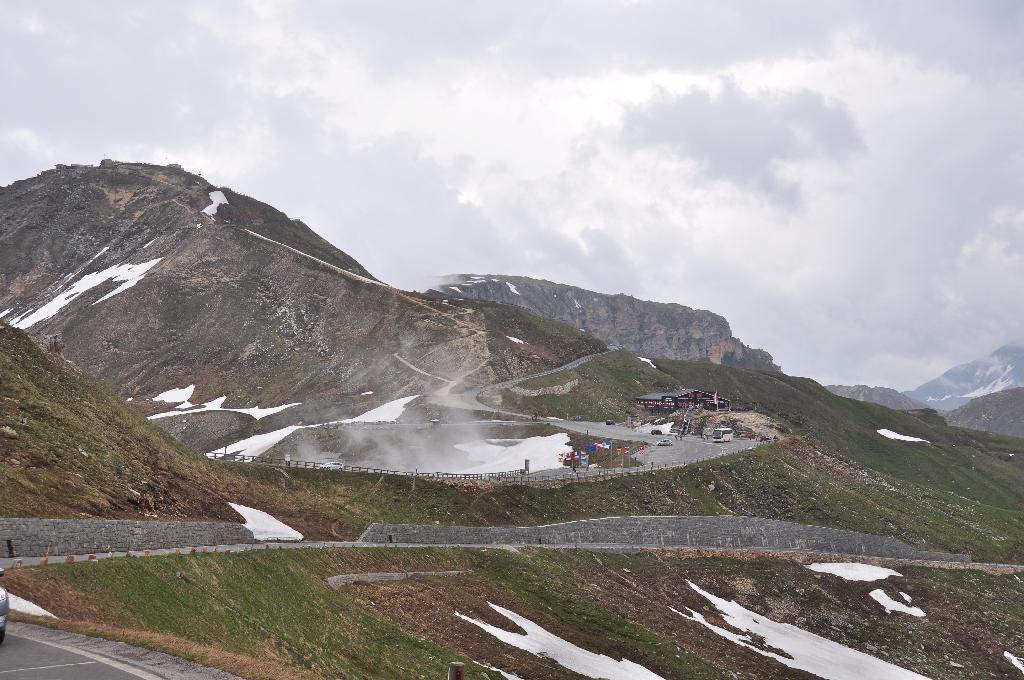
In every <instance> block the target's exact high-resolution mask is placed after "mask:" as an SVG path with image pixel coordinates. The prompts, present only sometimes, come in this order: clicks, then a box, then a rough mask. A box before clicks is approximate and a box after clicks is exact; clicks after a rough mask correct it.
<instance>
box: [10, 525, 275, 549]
mask: <svg viewBox="0 0 1024 680" xmlns="http://www.w3.org/2000/svg"><path fill="white" fill-rule="evenodd" d="M255 542H256V539H255V538H253V535H252V532H251V531H249V530H248V529H246V528H245V527H244V526H243V525H241V524H233V523H230V522H155V521H154V522H151V521H139V520H106V519H34V518H0V557H35V556H39V555H81V554H87V553H99V552H111V551H112V552H123V551H126V550H155V549H157V548H186V547H197V546H203V545H234V544H242V543H255ZM12 551H13V553H14V554H13V555H11V552H12Z"/></svg>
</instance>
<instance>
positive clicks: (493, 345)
mask: <svg viewBox="0 0 1024 680" xmlns="http://www.w3.org/2000/svg"><path fill="white" fill-rule="evenodd" d="M0 318H2V319H3V320H4V321H6V322H7V323H9V324H11V325H13V326H15V327H18V328H21V329H24V330H26V331H28V332H29V333H30V334H31V335H32V336H33V337H34V338H35V339H36V340H37V341H38V342H41V343H44V342H47V341H48V339H50V338H58V339H59V340H58V341H57V342H58V343H59V345H60V346H61V347H62V348H63V351H64V352H65V354H66V356H67V357H68V358H69V359H71V360H73V361H75V362H76V363H77V364H78V365H80V366H82V367H83V368H84V369H86V370H87V371H89V372H90V373H92V374H94V375H97V376H98V377H100V378H101V379H103V380H105V381H106V382H107V383H108V384H110V385H112V386H114V387H115V389H116V390H117V391H118V392H119V393H120V394H121V396H123V397H125V398H132V399H134V402H135V404H136V405H137V406H138V407H139V408H141V409H142V410H143V412H144V413H145V414H147V415H151V414H155V413H157V412H161V411H171V410H174V409H175V408H176V407H178V404H179V403H181V402H180V401H179V402H173V401H171V400H162V401H154V398H155V397H157V396H158V395H160V394H161V393H163V392H165V391H168V390H178V391H181V393H182V394H183V393H184V391H185V390H186V389H187V388H191V389H189V390H188V392H189V394H188V395H187V397H184V398H183V401H188V402H189V403H190V404H192V405H201V404H205V405H207V406H210V405H211V404H212V405H213V406H214V407H224V408H237V409H252V408H254V407H261V408H263V409H278V408H280V407H284V406H286V405H289V404H293V405H292V406H289V407H288V408H286V409H281V410H280V411H279V412H271V413H266V412H261V413H263V414H265V415H264V417H262V418H261V419H259V420H258V421H257V420H255V418H254V417H251V416H248V415H244V414H243V415H238V414H235V413H227V415H225V413H226V412H225V411H223V410H211V411H210V412H209V413H208V414H199V415H190V416H187V417H188V418H191V419H193V420H194V419H197V418H205V417H207V416H209V417H211V418H212V417H218V418H222V419H224V420H226V422H225V423H223V427H222V428H221V433H222V435H223V436H229V434H230V432H236V431H237V432H238V433H244V434H246V436H248V434H251V433H252V432H253V431H260V430H266V429H271V428H274V427H277V428H280V427H282V426H285V425H290V424H296V423H309V422H323V421H325V420H331V419H335V418H345V417H350V416H354V415H357V414H359V413H362V412H365V411H367V410H369V409H372V408H374V407H376V406H378V405H380V404H381V403H383V402H387V401H389V400H393V399H396V398H400V397H406V396H412V395H418V394H427V393H430V392H432V391H434V390H437V389H439V388H443V387H446V386H452V385H455V384H458V383H465V384H467V385H473V384H486V383H489V382H495V381H497V380H500V379H503V378H506V377H512V376H515V375H521V374H525V373H530V372H533V371H534V370H538V369H540V368H547V367H551V366H555V365H559V364H560V363H564V362H566V361H569V360H571V359H573V358H575V357H577V356H581V355H584V354H588V353H591V352H594V351H599V350H600V349H603V344H602V343H600V342H599V341H597V340H595V339H594V338H592V337H589V336H587V335H586V334H584V333H580V332H579V331H576V330H574V329H571V328H567V327H565V326H563V325H561V324H555V323H552V322H550V321H548V320H546V319H542V318H540V317H537V316H535V315H532V314H529V313H528V312H526V311H524V310H520V309H515V308H511V309H510V308H504V307H502V306H500V305H494V304H489V303H484V302H465V303H462V304H452V303H443V302H441V301H440V300H433V299H430V298H428V297H426V296H423V295H420V294H416V293H409V292H406V291H402V290H398V289H396V288H393V287H391V286H388V285H387V284H384V283H382V282H380V281H378V280H377V279H375V278H374V277H373V276H372V275H371V274H370V273H369V272H367V271H366V270H365V269H364V268H363V267H362V266H361V265H360V264H359V263H358V262H356V261H355V260H354V259H353V258H351V257H350V256H348V255H347V254H346V253H344V252H342V251H341V250H339V249H337V248H335V247H334V246H333V245H331V244H330V243H328V242H327V241H325V240H324V239H322V238H321V237H320V236H318V235H317V234H316V233H315V232H313V231H312V230H311V229H309V227H307V226H306V225H305V224H303V223H302V222H300V221H298V220H292V219H290V218H288V216H287V215H285V214H284V213H281V212H280V211H278V210H276V209H274V208H273V207H271V206H269V205H266V204H264V203H261V202H259V201H257V200H254V199H252V198H249V197H247V196H244V195H242V194H239V193H237V192H234V191H232V190H230V189H228V188H226V187H215V186H212V185H211V184H210V183H209V182H208V181H207V180H205V179H203V178H202V177H199V176H197V175H194V174H191V173H188V172H185V171H184V170H182V169H181V168H179V167H175V166H169V167H164V166H158V165H149V164H142V163H121V162H115V161H104V162H103V163H101V164H100V165H99V166H58V167H57V168H56V169H54V170H49V171H46V172H43V173H41V174H40V175H38V176H36V177H33V178H30V179H26V180H21V181H18V182H15V183H13V184H11V185H9V186H6V187H2V188H0ZM510 336H511V337H515V338H517V339H520V340H522V342H519V343H516V342H513V341H511V340H510V339H509V338H510ZM222 398H223V399H222ZM181 408H184V409H187V408H189V407H188V406H181ZM228 416H230V417H228ZM174 420H177V419H176V418H170V419H168V420H167V421H161V424H167V425H169V426H170V425H172V421H174ZM243 425H244V427H243ZM223 428H227V430H226V432H227V434H225V430H224V429H223ZM243 430H244V432H243Z"/></svg>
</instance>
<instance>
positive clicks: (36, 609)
mask: <svg viewBox="0 0 1024 680" xmlns="http://www.w3.org/2000/svg"><path fill="white" fill-rule="evenodd" d="M7 597H8V598H9V599H8V604H10V606H11V611H12V612H18V613H19V614H28V615H29V616H46V617H49V618H51V619H55V618H57V617H56V616H54V615H53V614H51V613H50V612H48V611H46V610H45V609H43V608H42V607H40V606H39V605H37V604H34V603H32V602H29V601H28V600H26V599H24V598H21V597H18V596H17V595H15V594H14V593H12V592H10V591H7Z"/></svg>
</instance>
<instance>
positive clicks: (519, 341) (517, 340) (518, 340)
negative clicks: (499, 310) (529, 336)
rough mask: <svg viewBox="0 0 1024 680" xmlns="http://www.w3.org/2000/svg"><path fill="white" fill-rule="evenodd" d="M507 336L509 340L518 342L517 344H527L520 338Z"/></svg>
mask: <svg viewBox="0 0 1024 680" xmlns="http://www.w3.org/2000/svg"><path fill="white" fill-rule="evenodd" d="M505 337H506V338H508V339H509V340H511V341H512V342H514V343H516V344H517V345H525V344H526V343H525V342H523V341H522V340H520V339H519V338H513V337H512V336H511V335H506V336H505Z"/></svg>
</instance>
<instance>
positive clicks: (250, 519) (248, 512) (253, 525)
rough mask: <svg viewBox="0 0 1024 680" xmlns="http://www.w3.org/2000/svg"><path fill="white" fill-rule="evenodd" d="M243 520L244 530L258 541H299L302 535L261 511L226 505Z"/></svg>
mask: <svg viewBox="0 0 1024 680" xmlns="http://www.w3.org/2000/svg"><path fill="white" fill-rule="evenodd" d="M228 505H230V506H231V507H232V508H234V509H235V512H237V513H238V514H239V515H241V516H242V517H243V518H244V519H245V525H244V526H245V528H246V529H248V530H249V531H251V532H252V535H253V536H255V537H256V539H257V540H259V541H301V540H302V534H300V533H299V532H298V531H296V530H295V529H292V528H291V527H290V526H288V525H287V524H285V523H284V522H282V521H281V520H279V519H277V518H276V517H274V516H272V515H268V514H267V513H265V512H263V511H262V510H256V509H255V508H247V507H245V506H244V505H238V504H237V503H228Z"/></svg>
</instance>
